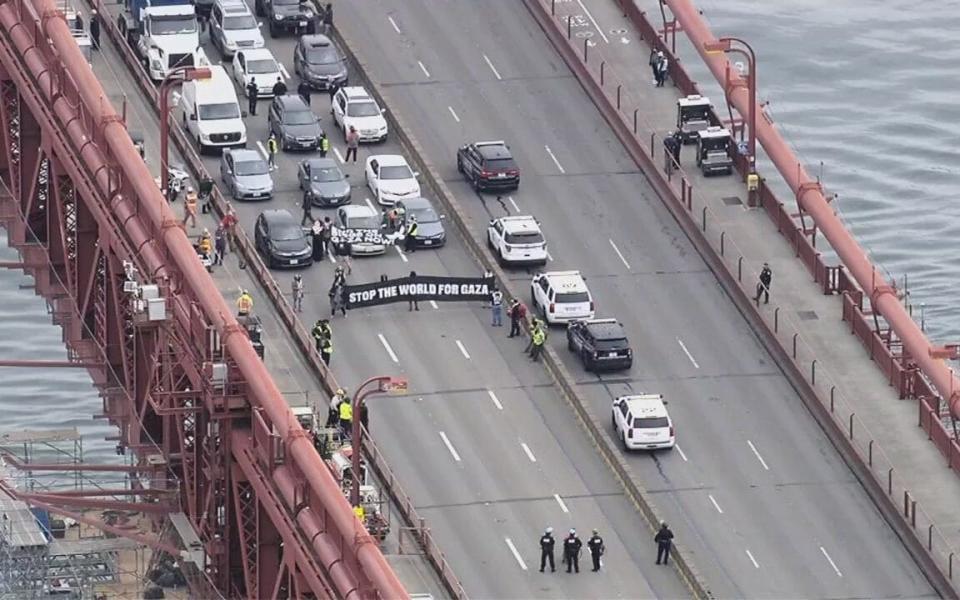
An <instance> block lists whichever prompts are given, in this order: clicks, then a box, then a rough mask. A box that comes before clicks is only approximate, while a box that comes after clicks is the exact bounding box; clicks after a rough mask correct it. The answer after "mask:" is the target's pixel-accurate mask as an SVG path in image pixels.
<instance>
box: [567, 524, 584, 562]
mask: <svg viewBox="0 0 960 600" xmlns="http://www.w3.org/2000/svg"><path fill="white" fill-rule="evenodd" d="M581 548H583V542H581V541H580V538H578V537H577V530H576V529H571V530H570V535H568V536H567V537H566V539H564V540H563V562H564V563H566V565H567V573H569V572H570V569H571V567H572V568H573V570H574V571H575V572H577V573H579V572H580V549H581Z"/></svg>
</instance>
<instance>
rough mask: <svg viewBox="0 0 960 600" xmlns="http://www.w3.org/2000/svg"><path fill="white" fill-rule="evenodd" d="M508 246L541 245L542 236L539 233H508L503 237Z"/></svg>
mask: <svg viewBox="0 0 960 600" xmlns="http://www.w3.org/2000/svg"><path fill="white" fill-rule="evenodd" d="M504 239H505V241H506V242H507V243H508V244H542V243H543V236H542V235H540V232H539V231H523V232H518V233H508V234H507V235H506V236H504Z"/></svg>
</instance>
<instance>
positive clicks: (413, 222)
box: [403, 215, 420, 254]
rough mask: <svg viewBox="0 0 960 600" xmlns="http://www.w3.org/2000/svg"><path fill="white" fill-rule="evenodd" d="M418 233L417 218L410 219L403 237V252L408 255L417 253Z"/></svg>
mask: <svg viewBox="0 0 960 600" xmlns="http://www.w3.org/2000/svg"><path fill="white" fill-rule="evenodd" d="M419 231H420V226H419V225H417V217H415V216H412V215H411V217H410V223H409V224H408V225H407V232H406V233H405V234H404V236H403V250H404V252H406V253H408V254H413V253H414V252H416V251H417V232H419Z"/></svg>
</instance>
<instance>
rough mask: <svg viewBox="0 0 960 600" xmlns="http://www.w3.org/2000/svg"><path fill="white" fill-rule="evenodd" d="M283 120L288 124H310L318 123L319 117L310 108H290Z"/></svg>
mask: <svg viewBox="0 0 960 600" xmlns="http://www.w3.org/2000/svg"><path fill="white" fill-rule="evenodd" d="M283 122H284V123H286V124H287V125H309V124H310V123H316V122H317V118H316V117H315V116H313V113H312V112H310V111H309V110H290V111H287V114H285V115H283Z"/></svg>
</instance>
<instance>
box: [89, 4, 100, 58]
mask: <svg viewBox="0 0 960 600" xmlns="http://www.w3.org/2000/svg"><path fill="white" fill-rule="evenodd" d="M90 41H91V42H93V49H94V50H99V49H100V17H99V16H98V15H97V11H96V10H91V11H90Z"/></svg>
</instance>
